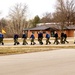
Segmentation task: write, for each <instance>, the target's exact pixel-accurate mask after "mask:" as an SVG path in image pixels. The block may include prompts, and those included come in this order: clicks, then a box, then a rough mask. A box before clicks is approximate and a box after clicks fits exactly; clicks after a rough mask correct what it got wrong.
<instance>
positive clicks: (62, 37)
mask: <svg viewBox="0 0 75 75" xmlns="http://www.w3.org/2000/svg"><path fill="white" fill-rule="evenodd" d="M60 42H61V44H64V33H63V32H62V33H61V40H60Z"/></svg>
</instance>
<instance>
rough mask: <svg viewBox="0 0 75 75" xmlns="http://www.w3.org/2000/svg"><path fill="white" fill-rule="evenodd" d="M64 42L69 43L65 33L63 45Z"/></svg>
mask: <svg viewBox="0 0 75 75" xmlns="http://www.w3.org/2000/svg"><path fill="white" fill-rule="evenodd" d="M65 42H67V43H69V42H68V41H67V34H66V32H64V43H65Z"/></svg>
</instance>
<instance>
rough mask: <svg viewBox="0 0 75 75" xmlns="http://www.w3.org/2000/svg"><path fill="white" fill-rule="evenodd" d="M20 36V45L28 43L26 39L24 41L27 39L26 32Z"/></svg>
mask: <svg viewBox="0 0 75 75" xmlns="http://www.w3.org/2000/svg"><path fill="white" fill-rule="evenodd" d="M22 38H23V43H22V45H26V44H28V43H27V41H26V40H27V34H26V32H23V34H22Z"/></svg>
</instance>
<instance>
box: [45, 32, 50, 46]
mask: <svg viewBox="0 0 75 75" xmlns="http://www.w3.org/2000/svg"><path fill="white" fill-rule="evenodd" d="M49 39H50V34H49V33H48V32H46V45H47V44H48V43H49V44H51V42H50V41H49Z"/></svg>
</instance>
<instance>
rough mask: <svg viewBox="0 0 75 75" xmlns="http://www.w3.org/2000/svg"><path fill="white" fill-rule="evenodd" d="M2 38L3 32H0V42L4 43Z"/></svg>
mask: <svg viewBox="0 0 75 75" xmlns="http://www.w3.org/2000/svg"><path fill="white" fill-rule="evenodd" d="M3 38H4V36H3V34H2V33H1V32H0V43H1V44H2V45H4V43H3Z"/></svg>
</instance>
